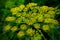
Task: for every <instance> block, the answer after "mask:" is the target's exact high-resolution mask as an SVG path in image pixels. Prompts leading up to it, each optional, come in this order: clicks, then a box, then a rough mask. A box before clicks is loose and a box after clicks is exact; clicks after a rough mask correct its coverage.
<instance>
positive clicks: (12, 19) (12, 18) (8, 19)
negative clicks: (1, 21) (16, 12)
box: [5, 16, 16, 21]
mask: <svg viewBox="0 0 60 40" xmlns="http://www.w3.org/2000/svg"><path fill="white" fill-rule="evenodd" d="M15 19H16V18H15V17H9V16H8V17H6V19H5V21H14V20H15Z"/></svg>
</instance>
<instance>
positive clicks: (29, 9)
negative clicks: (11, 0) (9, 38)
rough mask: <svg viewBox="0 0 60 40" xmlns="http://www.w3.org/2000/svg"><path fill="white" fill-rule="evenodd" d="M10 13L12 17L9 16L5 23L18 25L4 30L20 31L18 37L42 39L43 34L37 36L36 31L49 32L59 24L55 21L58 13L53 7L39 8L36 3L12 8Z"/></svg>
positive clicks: (9, 26) (6, 27)
mask: <svg viewBox="0 0 60 40" xmlns="http://www.w3.org/2000/svg"><path fill="white" fill-rule="evenodd" d="M10 12H11V15H12V16H7V17H6V18H5V21H6V22H8V24H9V23H13V22H14V23H15V24H16V25H15V26H11V25H7V26H4V28H3V30H4V31H9V30H11V31H12V32H16V31H18V33H17V37H23V36H25V35H29V36H33V37H34V38H37V39H38V37H41V34H39V33H37V34H36V30H35V29H42V30H44V31H49V30H50V29H51V28H54V26H55V25H57V24H58V21H57V20H55V15H56V11H55V8H53V7H48V6H37V4H36V3H29V4H27V5H26V6H25V5H23V4H22V5H20V6H18V7H15V8H11V10H10ZM52 26H53V27H52ZM33 28H35V29H33ZM34 35H35V36H34ZM36 35H37V36H36ZM37 39H36V40H37Z"/></svg>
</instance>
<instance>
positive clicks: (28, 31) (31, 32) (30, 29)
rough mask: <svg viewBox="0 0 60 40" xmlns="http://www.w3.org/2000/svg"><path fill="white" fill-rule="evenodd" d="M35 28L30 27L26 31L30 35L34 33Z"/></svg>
mask: <svg viewBox="0 0 60 40" xmlns="http://www.w3.org/2000/svg"><path fill="white" fill-rule="evenodd" d="M34 32H35V30H33V29H32V28H29V29H28V30H27V31H26V33H27V34H28V35H30V36H32V35H33V34H34Z"/></svg>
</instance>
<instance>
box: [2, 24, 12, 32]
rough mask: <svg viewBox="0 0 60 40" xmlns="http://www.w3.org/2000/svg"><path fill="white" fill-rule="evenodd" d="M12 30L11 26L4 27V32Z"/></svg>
mask: <svg viewBox="0 0 60 40" xmlns="http://www.w3.org/2000/svg"><path fill="white" fill-rule="evenodd" d="M10 28H11V26H10V25H6V26H4V28H3V30H4V31H9V30H10Z"/></svg>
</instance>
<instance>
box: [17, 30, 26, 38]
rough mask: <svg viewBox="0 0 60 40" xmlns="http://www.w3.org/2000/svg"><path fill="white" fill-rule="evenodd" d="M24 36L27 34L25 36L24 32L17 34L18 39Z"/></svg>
mask: <svg viewBox="0 0 60 40" xmlns="http://www.w3.org/2000/svg"><path fill="white" fill-rule="evenodd" d="M24 35H25V34H24V32H23V31H19V32H18V33H17V37H18V38H20V37H23V36H24Z"/></svg>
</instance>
